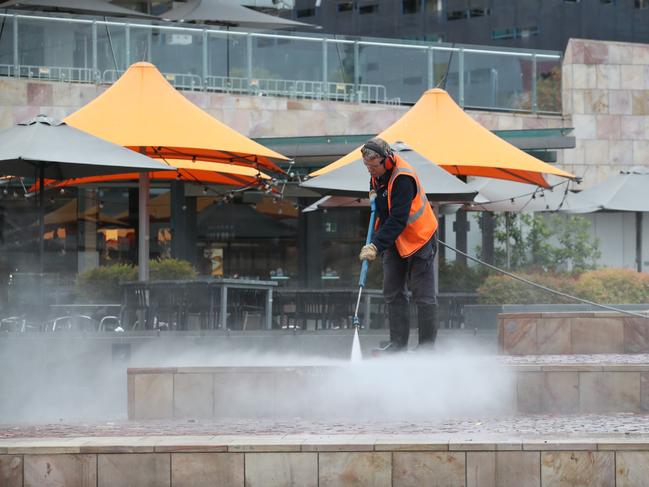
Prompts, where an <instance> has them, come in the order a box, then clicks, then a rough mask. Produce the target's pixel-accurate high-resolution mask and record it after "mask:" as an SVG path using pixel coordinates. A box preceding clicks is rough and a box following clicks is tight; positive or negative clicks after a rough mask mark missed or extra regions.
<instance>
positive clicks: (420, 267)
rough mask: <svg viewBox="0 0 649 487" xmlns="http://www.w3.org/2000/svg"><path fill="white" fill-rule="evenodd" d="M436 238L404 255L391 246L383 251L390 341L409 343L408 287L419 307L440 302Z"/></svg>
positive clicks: (384, 289)
mask: <svg viewBox="0 0 649 487" xmlns="http://www.w3.org/2000/svg"><path fill="white" fill-rule="evenodd" d="M436 253H437V239H436V237H435V236H433V238H431V239H430V240H429V241H428V242H427V243H426V244H425V245H424V246H423V247H422V248H421V249H419V250H418V251H417V252H416V253H414V254H413V255H411V256H410V257H407V258H405V259H403V258H401V256H400V255H399V252H398V251H397V248H396V247H395V246H392V247H390V248H388V249H386V250H384V251H383V254H382V259H383V297H384V298H385V302H386V304H387V305H388V313H389V318H390V341H392V342H395V343H396V344H398V345H399V346H406V345H407V343H408V334H409V333H410V320H409V316H410V314H409V308H408V297H407V295H406V292H407V290H408V289H410V291H411V292H412V299H413V300H414V302H415V304H416V305H417V307H418V308H420V307H423V306H430V305H436V304H437V289H436V286H435V254H436Z"/></svg>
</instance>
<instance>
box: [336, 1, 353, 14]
mask: <svg viewBox="0 0 649 487" xmlns="http://www.w3.org/2000/svg"><path fill="white" fill-rule="evenodd" d="M337 9H338V12H351V11H352V10H354V2H340V3H339V4H338V5H337Z"/></svg>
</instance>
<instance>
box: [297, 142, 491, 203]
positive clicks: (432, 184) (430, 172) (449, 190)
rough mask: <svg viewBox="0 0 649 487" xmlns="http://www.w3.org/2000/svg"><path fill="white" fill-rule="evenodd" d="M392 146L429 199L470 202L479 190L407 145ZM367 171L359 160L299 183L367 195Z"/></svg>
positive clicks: (322, 190)
mask: <svg viewBox="0 0 649 487" xmlns="http://www.w3.org/2000/svg"><path fill="white" fill-rule="evenodd" d="M392 149H393V150H394V151H395V152H396V153H397V154H398V155H399V156H400V157H401V158H402V159H403V160H405V161H406V162H407V163H408V164H410V165H411V166H412V167H414V169H415V171H417V176H419V180H420V182H421V184H422V186H423V188H424V191H426V195H427V196H428V198H429V199H430V200H432V201H445V202H449V201H473V200H474V198H475V196H476V195H477V193H478V191H477V190H475V189H472V188H470V187H469V186H467V185H466V184H465V183H463V182H462V181H460V180H459V179H458V178H456V177H455V176H453V175H452V174H450V173H448V172H447V171H445V170H444V169H442V168H441V167H439V166H438V165H437V164H434V163H433V162H431V161H429V160H428V159H426V158H425V157H423V156H422V155H421V154H419V153H418V152H416V151H414V150H412V149H410V148H409V147H408V146H407V145H406V144H404V143H401V142H397V143H396V144H393V146H392ZM369 180H370V177H369V174H368V173H367V169H365V166H364V165H363V162H362V161H361V160H360V159H358V160H356V161H353V162H350V163H349V164H346V165H344V166H342V167H339V168H337V169H334V170H332V171H329V172H327V173H325V174H322V175H320V176H316V177H314V178H312V179H309V180H307V181H304V182H303V183H301V184H300V186H303V187H305V188H310V189H314V190H316V191H318V192H320V193H322V194H327V195H338V196H367V193H368V191H369Z"/></svg>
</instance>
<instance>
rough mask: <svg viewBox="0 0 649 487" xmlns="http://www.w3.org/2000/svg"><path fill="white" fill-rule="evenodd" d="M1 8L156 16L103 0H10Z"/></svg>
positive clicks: (103, 14) (104, 14) (121, 15)
mask: <svg viewBox="0 0 649 487" xmlns="http://www.w3.org/2000/svg"><path fill="white" fill-rule="evenodd" d="M0 8H11V9H15V10H40V11H50V12H72V13H79V14H88V15H102V16H114V17H142V18H155V17H153V16H151V15H147V14H143V13H141V12H136V11H135V10H131V9H128V8H124V7H119V6H117V5H113V4H110V3H108V2H104V1H102V0H10V1H8V2H3V3H0Z"/></svg>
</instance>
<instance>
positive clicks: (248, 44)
mask: <svg viewBox="0 0 649 487" xmlns="http://www.w3.org/2000/svg"><path fill="white" fill-rule="evenodd" d="M246 58H247V59H246V76H247V77H248V86H250V82H251V81H252V35H251V34H248V35H246ZM228 76H230V73H228Z"/></svg>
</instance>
